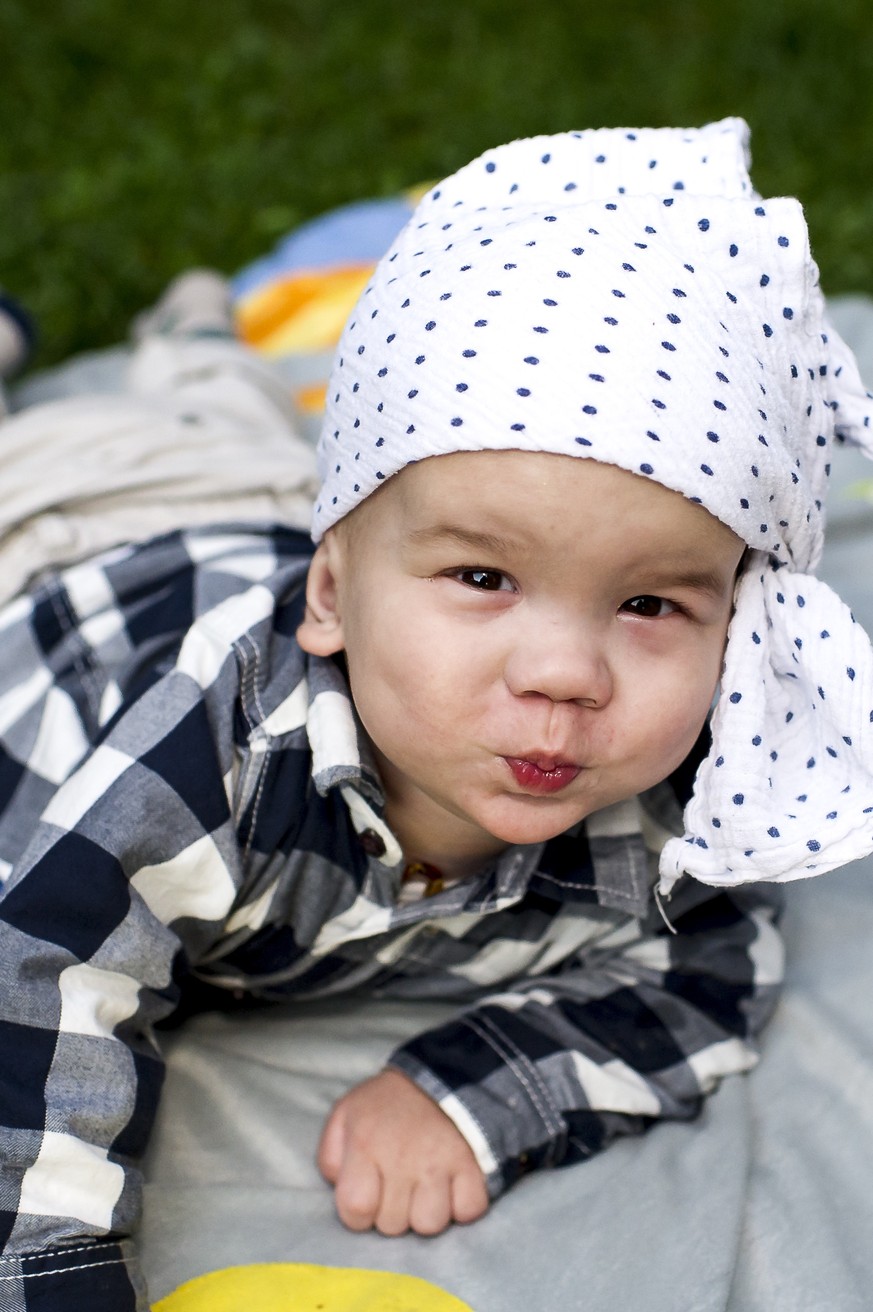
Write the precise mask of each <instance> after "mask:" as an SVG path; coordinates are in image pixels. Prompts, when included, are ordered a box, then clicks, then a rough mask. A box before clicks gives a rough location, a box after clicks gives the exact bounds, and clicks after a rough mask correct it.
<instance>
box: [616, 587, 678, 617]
mask: <svg viewBox="0 0 873 1312" xmlns="http://www.w3.org/2000/svg"><path fill="white" fill-rule="evenodd" d="M621 609H622V610H625V611H630V613H631V614H632V615H640V616H642V618H643V619H647V620H650V619H660V617H661V616H662V615H669V614H670V613H671V612H672V611H674V610H675V609H676V607H675V606H674V605H673V602H672V601H668V600H667V598H666V597H652V596H650V595H649V594H648V593H647V594H645V595H644V596H642V597H630V598H629V600H628V601H626V602H624V603H623V604H622V607H621Z"/></svg>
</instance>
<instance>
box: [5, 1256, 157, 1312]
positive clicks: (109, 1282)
mask: <svg viewBox="0 0 873 1312" xmlns="http://www.w3.org/2000/svg"><path fill="white" fill-rule="evenodd" d="M0 1308H2V1309H3V1312H85V1309H87V1312H149V1300H148V1295H147V1293H146V1287H145V1281H144V1279H143V1277H142V1274H141V1272H140V1268H139V1263H138V1262H137V1259H136V1257H135V1256H134V1252H133V1245H132V1244H131V1243H130V1242H122V1243H115V1242H110V1243H86V1244H79V1245H76V1246H75V1247H70V1248H52V1249H43V1250H41V1251H40V1252H38V1253H16V1254H7V1255H4V1256H2V1257H0Z"/></svg>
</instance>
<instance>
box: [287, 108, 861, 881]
mask: <svg viewBox="0 0 873 1312" xmlns="http://www.w3.org/2000/svg"><path fill="white" fill-rule="evenodd" d="M871 413H873V401H871V397H870V394H869V393H868V392H866V391H865V389H864V387H863V385H862V383H861V381H860V378H859V376H858V371H857V367H856V364H855V361H854V358H853V357H852V354H851V352H850V351H849V349H848V348H847V347H846V345H845V343H843V342H842V341H841V340H840V338H839V337H838V336H837V334H836V333H835V332H834V331H833V330H832V329H831V328H830V327H829V325H828V323H827V321H826V318H825V312H824V302H823V298H822V294H821V291H820V289H819V284H818V270H817V268H816V265H815V263H814V261H813V259H812V257H811V254H810V250H809V240H808V235H807V230H806V224H805V221H804V217H803V212H802V209H801V207H800V205H799V203H798V202H797V201H796V200H793V199H786V198H782V199H776V200H766V201H764V200H762V199H761V197H760V196H758V195H757V194H756V193H755V191H754V190H753V188H752V185H751V182H750V179H749V174H748V128H747V126H746V124H745V123H744V122H743V121H742V120H741V119H735V118H734V119H725V120H723V121H722V122H719V123H713V124H709V125H708V126H706V127H703V128H700V129H693V130H685V129H674V128H669V129H641V130H638V131H629V130H624V129H603V130H592V131H586V132H570V133H563V134H561V135H558V136H551V137H536V138H531V139H529V140H524V141H517V142H513V143H511V144H509V145H506V146H502V147H499V148H497V149H495V150H492V151H489V152H487V153H486V154H485V155H483V156H482V157H481V158H479V159H477V160H474V161H473V162H472V163H471V164H468V165H467V166H466V167H465V168H463V169H461V170H460V171H459V172H458V173H456V174H454V175H453V176H452V177H451V178H449V179H447V180H446V181H444V182H443V183H441V184H440V185H439V186H437V187H435V188H434V189H433V190H432V191H431V192H430V193H429V194H428V195H427V196H426V197H425V198H424V200H423V201H422V203H421V204H420V206H419V207H418V209H417V211H416V213H415V214H414V215H413V218H412V219H411V221H410V222H409V224H408V225H407V226H406V228H405V229H404V230H403V232H402V233H401V234H400V236H399V238H398V240H397V242H396V243H395V245H394V247H393V249H392V250H391V251H390V252H389V253H388V254H387V255H386V256H385V258H384V259H383V260H382V261H381V263H380V264H379V266H378V268H377V270H376V272H375V274H374V277H373V280H372V282H371V284H370V286H369V287H368V288H367V289H366V291H365V292H364V294H363V296H362V297H361V299H360V301H359V302H358V305H357V307H356V309H355V311H354V312H353V314H352V316H351V318H350V320H349V323H348V325H347V326H346V329H345V331H344V334H343V336H342V338H341V341H340V344H339V347H338V351H337V357H336V361H335V364H334V368H333V372H332V375H331V382H330V385H329V388H328V406H327V411H326V418H325V424H324V428H323V431H322V436H321V440H320V444H319V462H320V474H321V477H322V488H321V492H320V495H319V497H318V499H317V503H316V507H315V512H314V519H313V534H314V536H315V538H316V540H318V539H319V538H320V537H321V536H322V535H323V533H324V532H325V531H326V530H327V529H328V528H329V527H330V526H331V525H332V524H334V523H336V522H337V521H338V520H339V519H341V518H342V517H343V516H344V515H346V514H348V513H349V511H351V510H352V509H354V507H355V506H356V505H358V504H359V502H361V501H362V500H363V499H364V498H365V497H367V496H369V495H370V494H371V493H372V492H373V491H375V490H376V489H377V488H378V487H380V486H381V485H382V483H383V482H384V481H385V480H386V479H388V478H390V477H391V476H392V475H393V474H395V473H397V472H398V471H399V470H401V469H402V468H403V467H404V466H405V465H406V464H408V463H410V462H411V461H416V460H421V459H424V458H426V457H428V456H436V455H442V454H448V453H450V452H455V451H478V450H508V449H518V450H524V451H547V452H554V453H558V454H562V455H575V456H579V457H583V458H587V459H595V460H601V461H605V462H608V463H610V464H614V465H617V466H620V467H621V468H623V469H627V470H629V471H631V472H632V473H634V474H637V475H638V476H640V477H643V478H651V479H653V480H655V481H657V482H659V483H661V484H663V485H664V486H665V487H668V488H672V489H674V490H676V491H678V492H681V493H682V494H683V495H684V496H686V497H688V498H689V499H690V500H692V501H695V502H697V503H699V504H701V505H702V506H704V507H705V508H706V509H707V510H708V511H710V513H711V514H713V515H715V516H717V518H718V519H720V520H722V521H723V522H724V523H725V524H727V525H728V526H729V527H730V528H731V529H733V530H734V532H735V533H737V534H738V535H739V536H740V537H741V538H742V539H743V540H744V541H745V542H746V543H747V544H748V547H749V548H750V550H749V551H748V552H747V556H746V564H745V568H744V570H743V572H742V574H741V577H740V579H739V581H738V584H737V588H736V595H735V611H734V616H733V619H732V623H731V626H730V631H729V636H728V643H727V648H726V652H725V662H724V669H723V674H722V680H721V694H720V697H719V701H718V705H717V707H716V709H715V711H714V714H713V717H712V725H711V727H712V750H711V752H710V753H709V756H708V757H707V758H706V760H705V761H704V762H703V764H702V765H701V767H700V769H699V771H698V775H697V778H696V781H695V786H694V793H693V796H692V799H691V801H690V803H689V805H688V807H687V809H686V813H685V825H686V833H685V835H684V837H683V838H681V839H672V840H670V841H669V842H668V843H667V844H666V846H665V848H664V852H663V856H662V861H661V885H660V886H661V889H662V891H664V892H667V891H669V889H670V887H672V885H673V883H674V882H675V880H676V879H677V878H678V877H679V875H681V874H682V873H683V872H687V873H689V874H691V875H694V876H695V877H696V878H698V879H701V880H703V881H704V882H707V883H711V884H733V883H740V882H744V881H748V880H759V879H770V880H786V879H793V878H798V877H801V876H805V875H811V874H816V873H820V872H823V871H825V870H829V869H833V868H834V867H836V866H839V865H842V864H844V863H845V862H847V861H850V860H853V859H855V858H856V857H859V856H862V855H864V854H866V853H867V852H869V851H870V850H871V847H873V723H871V721H873V659H871V649H870V642H869V639H868V638H867V636H866V634H865V633H864V632H863V630H861V628H860V627H859V626H858V625H857V624H856V623H855V622H854V620H853V618H852V616H851V614H850V612H849V611H848V609H847V608H846V607H845V606H844V605H843V603H842V602H841V601H840V600H839V599H838V598H837V597H836V595H835V594H834V593H833V592H832V591H831V590H830V589H829V588H828V587H826V586H825V585H824V584H823V583H821V582H820V581H819V580H817V579H815V578H814V577H812V575H811V573H810V571H812V570H814V569H815V566H816V564H817V562H818V560H819V557H820V555H821V549H822V543H823V532H824V499H825V488H826V485H827V479H828V474H829V472H830V448H831V445H832V442H833V441H834V439H835V438H836V439H837V440H838V441H846V442H850V443H853V444H856V445H858V446H860V447H861V448H863V449H864V451H865V452H866V454H868V455H871V454H873V434H871V430H870V416H871ZM572 513H574V511H573V508H572V507H569V506H568V514H572Z"/></svg>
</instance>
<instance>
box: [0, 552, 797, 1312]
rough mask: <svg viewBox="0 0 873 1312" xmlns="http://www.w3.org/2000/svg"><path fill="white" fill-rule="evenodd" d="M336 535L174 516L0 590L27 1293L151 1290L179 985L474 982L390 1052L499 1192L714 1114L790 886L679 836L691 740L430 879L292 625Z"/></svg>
mask: <svg viewBox="0 0 873 1312" xmlns="http://www.w3.org/2000/svg"><path fill="white" fill-rule="evenodd" d="M310 550H311V547H310V545H309V543H308V541H307V540H306V539H305V538H304V537H303V536H302V535H300V534H297V533H294V532H292V531H289V530H282V529H275V530H266V529H265V530H263V531H252V530H234V529H232V528H231V529H221V528H210V529H205V530H199V531H196V532H190V533H185V534H172V535H170V536H168V537H164V538H161V539H156V540H154V541H152V542H149V543H145V544H142V545H139V546H136V547H128V548H124V549H122V550H119V551H115V552H112V553H109V554H108V555H104V556H103V557H101V558H99V559H97V560H95V561H92V562H89V563H86V564H83V565H79V566H76V567H74V568H72V569H69V570H67V571H65V572H64V573H63V574H61V575H59V576H57V577H52V578H51V579H49V580H48V581H45V582H43V583H42V584H41V585H40V587H38V588H37V589H36V590H35V591H34V592H33V593H32V594H31V595H29V596H27V597H22V598H19V599H18V600H16V601H15V602H13V603H12V604H11V605H10V606H8V607H7V608H6V610H5V611H3V612H0V634H2V650H3V660H2V667H0V745H2V746H0V870H2V873H3V875H4V877H5V878H6V885H5V891H4V894H3V897H2V901H0V935H2V949H0V962H2V965H0V970H2V972H3V983H4V987H3V990H2V995H0V998H2V1000H0V1070H2V1072H3V1074H2V1077H0V1078H2V1102H0V1120H2V1125H3V1128H2V1130H0V1136H2V1147H3V1152H2V1175H0V1209H2V1212H0V1225H2V1234H3V1240H4V1245H5V1254H6V1255H5V1257H4V1258H2V1259H0V1263H2V1264H0V1306H2V1308H3V1309H4V1310H5V1312H24V1310H25V1309H28V1308H31V1309H32V1308H33V1307H35V1305H36V1301H37V1299H36V1296H37V1294H38V1298H39V1300H41V1301H39V1302H38V1306H39V1308H40V1312H74V1309H75V1312H81V1309H83V1308H87V1309H88V1312H126V1310H127V1309H134V1308H136V1309H142V1308H145V1307H147V1306H148V1301H147V1295H146V1293H145V1290H144V1287H143V1284H142V1279H141V1276H140V1275H139V1273H138V1269H137V1265H136V1261H135V1257H134V1256H133V1253H132V1251H131V1247H130V1242H129V1240H128V1239H127V1238H126V1236H127V1235H129V1234H130V1232H131V1229H132V1227H133V1226H134V1225H135V1222H136V1218H137V1214H138V1210H139V1206H140V1191H141V1181H140V1175H139V1171H138V1168H137V1163H138V1161H139V1159H140V1158H141V1156H142V1153H143V1151H144V1148H145V1145H146V1140H147V1137H148V1134H149V1130H150V1127H151V1124H152V1121H153V1117H154V1113H155V1107H156V1104H157V1100H158V1096H159V1091H160V1085H161V1062H160V1056H159V1052H158V1050H157V1047H156V1045H155V1042H154V1039H153V1034H152V1031H153V1027H154V1025H155V1024H156V1023H157V1022H159V1021H161V1020H162V1019H163V1018H165V1017H167V1016H168V1015H169V1014H170V1013H172V1012H173V1011H174V1009H175V1008H176V1007H177V1005H178V1004H179V999H180V996H182V997H183V998H184V997H185V996H195V997H196V998H197V999H198V1002H200V1003H202V1001H203V996H204V995H205V996H206V997H207V998H209V997H213V998H214V997H215V995H216V991H218V990H223V991H224V996H227V993H228V991H230V992H231V994H232V993H234V992H238V991H240V990H242V991H244V992H245V993H246V994H248V995H252V994H254V995H256V996H259V997H263V998H276V999H289V998H300V999H303V998H306V997H324V996H326V995H330V994H337V993H341V992H344V991H350V990H361V989H367V990H373V991H376V992H378V993H380V994H382V995H392V996H396V997H408V998H422V997H428V998H429V997H442V998H446V997H448V998H456V999H457V1002H458V1011H457V1015H456V1017H455V1019H454V1020H452V1021H450V1022H449V1023H447V1024H444V1025H442V1026H440V1027H439V1028H437V1029H434V1030H429V1031H426V1032H425V1033H423V1034H420V1035H419V1036H418V1037H417V1038H415V1039H414V1040H412V1041H411V1042H409V1043H407V1044H405V1045H403V1046H402V1047H401V1048H399V1049H398V1050H397V1051H396V1052H395V1053H394V1054H393V1057H392V1059H391V1060H392V1063H393V1064H394V1065H395V1066H396V1067H398V1068H399V1069H400V1070H402V1071H404V1072H406V1073H407V1074H408V1075H410V1076H411V1077H412V1078H413V1079H414V1080H416V1081H417V1082H418V1084H419V1085H420V1086H421V1087H422V1088H423V1089H424V1090H425V1091H426V1092H427V1093H428V1094H429V1095H430V1096H431V1097H433V1098H434V1099H436V1101H437V1102H438V1103H439V1105H440V1106H441V1107H442V1108H443V1109H444V1110H445V1111H446V1113H447V1114H448V1115H449V1116H450V1117H451V1118H452V1120H453V1121H454V1122H455V1124H456V1125H457V1126H458V1127H459V1129H460V1130H461V1132H462V1133H463V1134H464V1136H465V1137H466V1138H467V1140H468V1142H469V1143H470V1145H471V1147H472V1148H473V1150H474V1152H475V1154H476V1157H477V1159H478V1161H479V1163H480V1165H481V1167H482V1170H483V1171H484V1172H485V1175H486V1177H487V1180H488V1185H489V1188H490V1191H491V1194H492V1196H496V1195H497V1194H499V1193H500V1192H501V1191H502V1190H503V1189H505V1188H507V1187H508V1186H509V1185H510V1184H512V1182H513V1181H514V1180H516V1179H517V1178H518V1176H519V1175H520V1174H521V1173H522V1172H524V1171H526V1170H530V1169H532V1168H536V1167H545V1166H554V1165H558V1164H560V1163H566V1162H575V1161H579V1160H580V1159H583V1158H585V1157H588V1156H590V1155H591V1154H592V1153H595V1152H597V1151H598V1150H599V1149H601V1148H602V1147H603V1146H604V1145H605V1144H606V1143H607V1142H608V1141H609V1140H610V1139H612V1138H613V1137H614V1136H615V1135H617V1134H621V1133H627V1132H637V1131H641V1130H643V1129H644V1128H645V1127H646V1126H648V1125H649V1124H650V1123H651V1122H652V1121H653V1120H655V1119H657V1118H659V1117H679V1118H688V1117H691V1116H693V1115H694V1114H695V1112H696V1111H697V1109H698V1107H699V1104H700V1101H701V1098H702V1096H703V1095H704V1094H705V1093H707V1092H708V1091H709V1090H711V1089H712V1088H713V1087H714V1086H715V1084H716V1083H717V1082H718V1080H719V1078H720V1077H721V1076H723V1075H725V1074H728V1073H729V1072H735V1071H743V1070H746V1069H748V1068H749V1067H751V1066H752V1065H753V1064H754V1061H755V1055H754V1049H753V1047H752V1045H751V1039H752V1037H753V1036H754V1034H755V1033H756V1032H757V1031H758V1030H759V1029H760V1027H761V1025H762V1024H763V1023H764V1021H765V1020H766V1018H767V1016H768V1015H769V1013H770V1012H771V1010H772V1008H773V1005H774V1001H775V995H776V991H777V988H778V982H779V977H780V971H781V949H780V944H779V939H778V935H777V933H776V931H775V929H774V927H773V923H774V914H775V909H776V908H775V903H774V896H775V895H774V892H773V890H772V888H766V889H759V888H748V887H744V888H741V889H736V890H721V891H716V890H713V889H709V888H705V887H704V886H703V885H699V884H694V883H693V882H692V881H689V880H685V881H683V883H682V884H680V886H679V887H678V889H677V891H676V892H675V893H674V895H673V897H672V898H671V900H670V902H669V904H668V906H667V908H666V914H667V915H668V916H669V921H670V925H669V926H668V924H667V923H666V920H665V919H664V918H662V916H661V915H660V913H659V911H658V909H657V907H656V906H655V904H654V899H653V897H652V892H651V890H652V885H653V880H654V878H655V872H656V866H657V852H658V850H659V849H660V846H661V844H662V843H663V841H664V839H665V838H666V836H667V835H668V833H670V832H675V830H676V827H677V825H679V823H680V815H681V805H680V804H681V803H682V802H683V801H684V800H685V795H686V794H687V791H688V787H689V780H690V778H691V777H693V768H694V765H695V764H696V762H695V761H689V762H687V763H686V766H685V767H684V768H683V769H681V770H680V771H678V772H677V774H676V775H675V776H673V777H672V778H671V779H670V780H668V781H666V782H665V783H663V784H661V785H659V786H658V787H656V788H654V789H652V790H651V791H650V792H648V793H646V794H645V795H643V796H642V797H640V798H633V799H631V800H630V801H628V802H625V803H622V804H620V805H617V806H614V807H611V808H609V809H608V810H606V811H602V812H599V813H597V814H595V815H593V816H590V817H589V818H588V820H587V821H586V822H585V823H584V824H581V825H579V826H577V828H576V829H574V830H573V831H570V832H568V833H565V834H561V835H560V836H558V837H557V838H554V839H552V840H551V841H550V842H548V843H545V844H541V845H538V846H531V847H519V848H511V849H509V850H508V851H506V852H505V853H503V855H501V856H500V857H499V859H497V860H496V861H495V862H494V863H493V864H492V865H490V866H488V867H487V868H485V869H483V870H482V871H481V872H480V873H479V874H478V875H477V876H476V877H471V878H467V879H464V880H463V881H461V882H459V883H456V884H454V885H452V886H449V887H448V888H446V889H444V890H443V891H442V892H439V893H437V894H436V895H434V896H432V897H429V898H419V899H417V900H411V901H410V900H407V899H404V898H403V897H402V896H400V895H399V894H400V888H401V876H402V872H403V865H404V861H403V856H402V854H401V851H400V848H399V846H398V843H397V841H396V839H395V837H394V835H393V834H392V833H391V831H390V830H389V829H388V828H387V826H386V823H385V821H384V818H383V796H382V792H381V789H380V784H379V779H378V776H377V774H376V771H375V769H374V768H373V765H372V762H371V760H370V758H369V755H368V752H367V745H366V741H365V739H364V736H363V735H362V733H361V732H360V731H359V726H358V724H357V721H356V718H355V714H354V711H353V708H352V706H351V702H350V698H349V694H348V689H347V685H346V683H345V680H344V677H343V674H342V671H341V669H340V667H339V665H338V664H337V663H335V662H334V661H325V660H320V659H317V658H310V657H306V656H305V655H304V653H302V652H301V650H300V648H299V647H298V645H297V643H296V641H295V636H294V635H295V630H296V626H297V624H298V623H299V620H300V618H301V616H302V607H303V587H302V585H303V581H304V578H305V574H306V568H307V565H308V560H309V553H310Z"/></svg>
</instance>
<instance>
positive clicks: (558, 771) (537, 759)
mask: <svg viewBox="0 0 873 1312" xmlns="http://www.w3.org/2000/svg"><path fill="white" fill-rule="evenodd" d="M503 759H504V761H505V762H506V764H507V766H508V767H509V769H510V771H511V773H512V776H513V778H514V779H515V782H516V783H517V784H518V785H519V787H520V788H523V789H524V790H525V791H526V792H534V793H558V792H560V791H561V790H562V789H563V788H566V787H567V786H568V785H569V784H571V783H572V782H573V780H574V779H575V778H576V777H577V776H578V775H579V774H580V772H581V770H582V767H581V765H575V764H573V763H571V762H568V761H561V760H559V759H558V758H557V757H554V756H544V755H539V754H532V755H530V756H504V758H503Z"/></svg>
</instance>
